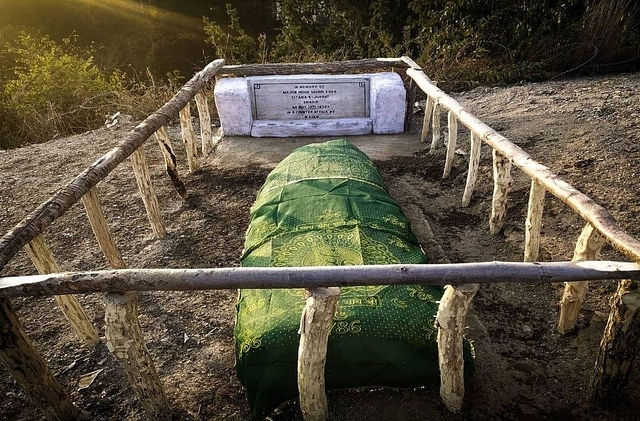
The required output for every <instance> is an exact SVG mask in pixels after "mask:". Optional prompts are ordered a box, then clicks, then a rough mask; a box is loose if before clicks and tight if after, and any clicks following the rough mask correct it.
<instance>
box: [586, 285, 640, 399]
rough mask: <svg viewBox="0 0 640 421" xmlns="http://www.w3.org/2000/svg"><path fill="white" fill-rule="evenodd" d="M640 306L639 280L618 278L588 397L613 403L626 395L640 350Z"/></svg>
mask: <svg viewBox="0 0 640 421" xmlns="http://www.w3.org/2000/svg"><path fill="white" fill-rule="evenodd" d="M639 310H640V292H639V291H638V283H637V282H633V281H631V280H622V281H620V282H619V283H618V290H617V291H616V293H615V295H614V296H613V297H612V299H611V312H610V313H609V320H608V321H607V325H606V327H605V329H604V335H603V337H602V341H601V342H600V349H599V351H598V356H597V359H596V363H595V367H594V371H593V377H592V378H591V384H590V390H589V392H590V399H591V401H593V402H597V403H599V404H601V405H603V406H613V405H616V404H617V403H619V402H620V400H621V399H622V398H623V397H624V396H625V391H626V389H627V386H628V385H629V374H630V372H631V368H632V367H633V361H634V359H635V357H636V355H637V354H638V351H640V311H639Z"/></svg>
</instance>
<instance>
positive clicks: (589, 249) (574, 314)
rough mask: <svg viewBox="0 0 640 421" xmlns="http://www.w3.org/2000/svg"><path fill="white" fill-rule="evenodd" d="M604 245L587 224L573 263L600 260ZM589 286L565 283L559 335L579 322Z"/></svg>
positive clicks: (584, 282) (581, 282) (580, 282)
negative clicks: (579, 315) (599, 256)
mask: <svg viewBox="0 0 640 421" xmlns="http://www.w3.org/2000/svg"><path fill="white" fill-rule="evenodd" d="M604 243H605V241H604V238H602V236H601V235H600V234H598V232H597V231H596V230H595V229H594V228H593V226H592V225H591V224H587V225H586V226H585V227H584V228H583V229H582V233H580V237H578V242H577V243H576V249H575V251H574V252H573V260H572V261H573V262H581V261H584V260H598V255H599V254H600V250H601V249H602V246H604ZM587 284H588V282H586V281H576V282H565V284H564V293H563V294H562V300H561V301H560V318H559V319H558V332H559V333H561V334H565V333H567V332H569V331H570V330H572V329H573V328H574V327H575V325H576V323H577V322H578V312H579V311H580V307H582V302H583V301H584V296H585V294H586V293H587Z"/></svg>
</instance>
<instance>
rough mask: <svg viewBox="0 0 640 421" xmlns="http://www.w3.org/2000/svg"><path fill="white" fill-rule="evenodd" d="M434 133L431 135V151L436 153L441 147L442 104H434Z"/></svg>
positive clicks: (436, 102)
mask: <svg viewBox="0 0 640 421" xmlns="http://www.w3.org/2000/svg"><path fill="white" fill-rule="evenodd" d="M432 119H433V122H432V123H431V124H432V125H433V132H432V133H431V150H432V151H435V150H436V149H438V147H439V146H440V135H441V133H440V102H438V101H435V103H434V104H433V117H432Z"/></svg>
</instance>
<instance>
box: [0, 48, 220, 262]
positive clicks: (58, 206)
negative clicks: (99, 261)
mask: <svg viewBox="0 0 640 421" xmlns="http://www.w3.org/2000/svg"><path fill="white" fill-rule="evenodd" d="M223 64H224V60H215V61H213V62H211V63H209V64H208V65H207V66H206V67H205V68H204V69H202V70H201V71H199V72H198V73H196V74H195V75H194V76H193V78H191V80H189V81H188V82H187V83H186V84H185V85H184V86H183V87H182V88H180V91H178V93H176V94H175V95H174V97H173V98H172V99H171V100H170V101H168V102H167V103H165V104H164V105H163V106H162V107H161V108H160V109H158V111H156V112H154V113H153V114H151V115H150V116H149V117H147V118H146V119H145V120H144V121H143V122H142V123H140V124H138V125H137V126H136V127H135V128H134V129H133V130H131V131H130V132H129V133H128V134H127V135H126V136H125V138H124V139H123V140H122V141H120V142H119V143H118V145H117V146H116V147H114V148H113V149H111V150H110V151H109V152H107V153H106V154H105V155H103V156H102V157H101V158H100V159H98V160H97V161H96V162H94V163H93V164H92V165H90V166H89V167H88V168H86V169H85V170H84V171H83V172H82V173H81V174H79V175H78V176H77V177H76V178H74V179H73V180H72V181H71V182H69V183H68V184H67V185H66V186H65V187H63V188H62V189H60V190H58V191H57V192H56V193H55V194H54V195H53V196H52V197H50V198H49V199H47V200H46V201H45V202H44V203H42V204H41V205H40V206H38V208H37V209H35V210H34V211H33V212H31V213H30V214H29V215H28V216H27V217H26V218H24V219H23V220H22V221H20V223H18V224H17V225H16V226H15V227H14V228H13V229H12V230H11V231H9V232H8V233H7V234H6V235H5V236H4V237H2V239H0V270H2V268H4V266H5V265H6V264H7V262H9V260H11V259H12V258H13V256H15V255H16V253H18V252H19V251H20V250H21V249H22V247H24V246H25V245H26V244H27V243H28V242H29V241H31V240H33V239H34V238H35V237H36V236H37V235H38V234H40V233H42V232H43V231H44V230H45V228H47V227H48V226H49V225H51V223H52V222H53V221H55V220H56V219H58V218H59V217H60V216H62V215H63V214H64V213H65V212H66V211H67V210H69V208H71V206H73V205H74V204H76V203H77V202H78V201H79V200H80V198H81V197H82V196H84V195H85V194H86V193H87V192H88V191H89V190H90V189H91V188H92V187H93V186H95V185H96V184H98V182H100V180H103V179H104V178H105V177H106V176H107V175H109V173H110V172H111V171H113V169H114V168H116V167H117V166H118V165H119V164H120V163H121V162H122V161H124V160H125V159H127V158H128V157H129V155H131V154H132V153H133V151H135V150H136V149H138V148H139V147H140V145H142V144H143V143H144V142H145V141H146V140H147V139H148V138H149V136H151V135H152V134H153V133H154V132H155V131H156V130H158V129H159V128H160V127H162V126H164V125H167V124H169V123H170V122H171V120H172V119H174V118H175V117H176V116H177V115H178V113H179V111H180V109H181V108H183V107H184V106H185V105H186V104H188V103H189V101H190V100H191V99H192V98H193V97H194V96H195V94H196V93H198V92H199V91H200V90H202V88H203V87H204V86H205V84H206V83H207V82H209V80H210V79H211V78H212V77H213V76H214V75H215V74H216V72H217V71H218V70H219V69H220V67H222V65H223Z"/></svg>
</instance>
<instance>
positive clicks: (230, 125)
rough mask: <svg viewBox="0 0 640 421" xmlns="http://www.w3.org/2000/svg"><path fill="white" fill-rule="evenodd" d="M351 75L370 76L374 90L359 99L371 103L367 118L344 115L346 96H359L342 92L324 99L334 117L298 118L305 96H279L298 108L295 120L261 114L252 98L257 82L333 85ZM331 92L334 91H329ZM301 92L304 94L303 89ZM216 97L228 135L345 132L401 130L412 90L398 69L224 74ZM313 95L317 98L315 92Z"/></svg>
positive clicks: (370, 87) (286, 104)
mask: <svg viewBox="0 0 640 421" xmlns="http://www.w3.org/2000/svg"><path fill="white" fill-rule="evenodd" d="M351 78H353V80H360V81H362V80H363V78H364V79H366V81H367V82H368V92H367V93H368V95H365V97H364V101H365V102H362V101H363V99H360V100H359V101H360V102H357V101H356V102H355V103H354V104H359V105H360V106H365V107H368V108H366V110H365V111H366V113H365V114H364V115H365V117H359V118H349V117H348V115H344V117H343V118H340V113H347V112H348V111H349V110H348V108H349V107H346V108H345V107H344V103H341V104H338V105H336V104H337V103H339V102H340V101H342V100H343V101H354V100H353V98H351V97H349V98H347V97H344V99H342V98H341V96H340V92H337V93H333V94H331V98H329V99H326V100H325V101H326V102H325V103H324V104H325V107H326V109H334V110H336V111H335V113H334V114H333V115H334V117H332V118H308V119H303V118H299V119H296V118H294V117H295V113H296V110H300V108H304V107H307V106H306V105H305V106H300V105H299V104H301V102H300V100H299V99H297V98H300V96H298V97H296V99H294V97H289V96H287V95H283V98H284V99H281V98H275V99H274V102H275V103H282V107H289V108H290V109H291V110H292V111H293V112H292V113H291V114H294V115H292V118H291V119H279V120H257V119H255V116H254V114H255V110H256V107H255V104H252V100H255V98H254V97H255V92H254V94H253V96H252V87H253V86H255V84H260V83H262V84H266V83H271V84H273V83H274V82H278V83H282V84H283V90H284V89H289V88H291V89H295V87H294V86H295V85H298V84H303V83H307V84H312V83H319V84H322V83H324V84H325V85H326V87H327V88H329V87H330V86H331V84H332V83H339V82H344V81H345V80H349V79H351ZM307 81H309V82H307ZM316 81H319V82H316ZM251 84H253V85H251ZM351 91H353V90H351ZM334 92H335V91H334ZM282 93H284V92H282ZM287 93H288V92H287ZM309 93H310V94H313V92H312V91H309ZM326 93H329V91H327V92H326ZM296 94H297V95H299V94H300V92H298V93H296ZM214 96H215V103H216V107H217V109H218V115H219V117H220V124H221V126H222V130H223V133H224V134H225V135H226V136H249V135H250V136H254V137H300V136H341V135H361V134H370V133H374V134H396V133H402V132H403V131H404V117H405V112H406V92H405V88H404V84H403V83H402V79H401V78H400V76H399V75H398V74H397V73H393V72H389V73H374V74H359V75H292V76H263V77H251V78H222V79H220V80H218V81H217V82H216V86H215V89H214ZM252 98H254V99H252ZM308 99H313V98H311V97H310V98H308ZM278 101H279V102H278ZM296 101H297V102H296ZM347 103H349V102H347ZM305 104H306V102H305ZM321 105H323V102H322V100H320V103H318V105H315V106H316V107H318V106H321ZM312 106H313V105H309V106H308V107H309V108H307V109H310V108H311V107H312ZM274 114H278V113H274ZM360 115H362V114H360ZM285 118H286V116H285Z"/></svg>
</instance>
